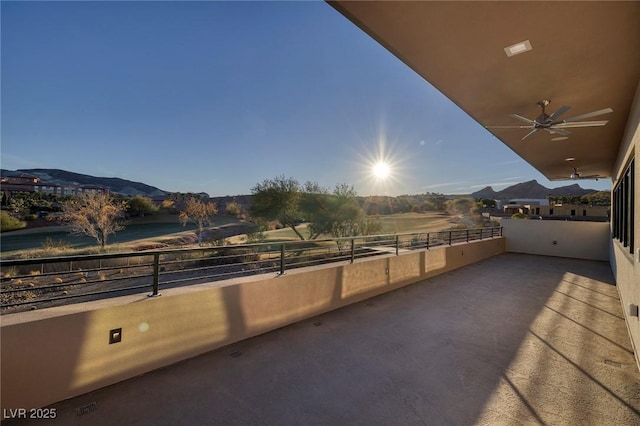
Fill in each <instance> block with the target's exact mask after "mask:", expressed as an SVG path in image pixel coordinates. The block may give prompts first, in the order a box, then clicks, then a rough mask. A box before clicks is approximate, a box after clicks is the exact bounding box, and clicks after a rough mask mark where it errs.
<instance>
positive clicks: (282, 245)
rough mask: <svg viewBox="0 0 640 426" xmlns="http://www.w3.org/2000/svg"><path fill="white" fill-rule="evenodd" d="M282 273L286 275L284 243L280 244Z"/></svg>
mask: <svg viewBox="0 0 640 426" xmlns="http://www.w3.org/2000/svg"><path fill="white" fill-rule="evenodd" d="M280 275H284V244H281V245H280Z"/></svg>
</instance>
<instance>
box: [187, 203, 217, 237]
mask: <svg viewBox="0 0 640 426" xmlns="http://www.w3.org/2000/svg"><path fill="white" fill-rule="evenodd" d="M217 213H218V206H217V205H216V203H213V202H208V203H205V202H203V201H202V200H199V199H197V198H194V197H190V198H188V199H187V203H186V205H185V207H184V209H182V211H180V214H179V215H178V218H179V219H180V222H181V223H182V226H185V225H186V224H187V223H188V222H191V223H194V224H196V226H197V227H198V244H199V245H200V244H202V233H203V231H204V227H205V225H210V224H211V220H212V219H213V217H214V216H215V215H216V214H217Z"/></svg>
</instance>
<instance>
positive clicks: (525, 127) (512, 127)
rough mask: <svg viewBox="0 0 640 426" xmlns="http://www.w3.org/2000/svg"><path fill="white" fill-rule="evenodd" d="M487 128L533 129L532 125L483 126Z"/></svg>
mask: <svg viewBox="0 0 640 426" xmlns="http://www.w3.org/2000/svg"><path fill="white" fill-rule="evenodd" d="M484 127H485V128H487V129H533V126H484Z"/></svg>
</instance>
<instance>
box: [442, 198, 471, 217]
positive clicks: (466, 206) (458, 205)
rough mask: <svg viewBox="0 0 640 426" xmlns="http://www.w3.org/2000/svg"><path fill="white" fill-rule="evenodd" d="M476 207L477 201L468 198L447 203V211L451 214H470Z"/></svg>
mask: <svg viewBox="0 0 640 426" xmlns="http://www.w3.org/2000/svg"><path fill="white" fill-rule="evenodd" d="M475 207H476V203H475V201H473V199H472V198H468V197H462V198H455V199H453V200H448V201H447V202H446V203H445V209H446V211H447V212H448V213H450V214H469V213H470V212H471V211H472V209H474V208H475Z"/></svg>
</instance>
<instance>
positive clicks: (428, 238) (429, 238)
mask: <svg viewBox="0 0 640 426" xmlns="http://www.w3.org/2000/svg"><path fill="white" fill-rule="evenodd" d="M429 240H431V237H429V233H428V232H427V250H429Z"/></svg>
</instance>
